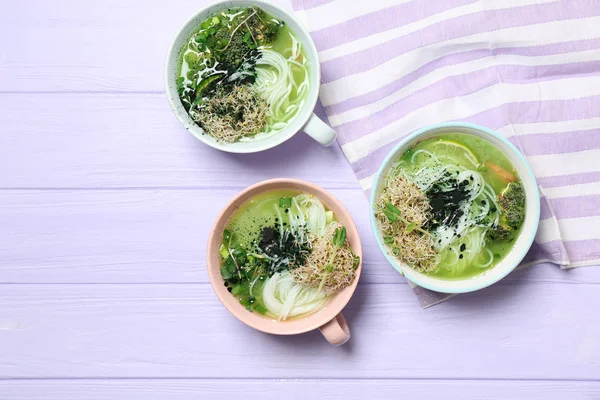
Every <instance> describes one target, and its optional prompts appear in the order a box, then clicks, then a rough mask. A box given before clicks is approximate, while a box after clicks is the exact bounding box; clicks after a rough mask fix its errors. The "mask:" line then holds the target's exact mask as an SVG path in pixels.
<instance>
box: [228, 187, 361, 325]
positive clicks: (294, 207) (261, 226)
mask: <svg viewBox="0 0 600 400" xmlns="http://www.w3.org/2000/svg"><path fill="white" fill-rule="evenodd" d="M345 232H346V230H345V228H344V227H343V226H342V225H341V224H340V223H339V222H337V220H336V218H335V215H334V214H333V212H331V211H330V210H328V209H327V208H326V207H325V206H324V205H323V204H322V203H321V202H320V201H319V200H318V199H316V198H315V197H313V196H311V195H309V194H306V193H301V192H298V191H292V190H276V191H270V192H266V193H263V194H260V195H258V196H255V197H253V198H251V199H250V200H248V201H246V202H245V203H244V204H242V206H241V207H240V208H239V210H237V212H236V213H235V214H234V215H233V216H232V217H231V218H230V220H229V221H228V223H227V227H226V229H225V232H224V235H223V242H222V245H221V248H220V250H219V252H220V255H221V263H222V264H221V276H222V277H223V280H224V282H225V286H227V288H228V290H229V291H230V292H231V294H232V295H233V296H235V297H236V298H237V299H238V301H239V302H240V303H241V304H242V305H244V306H245V307H246V309H248V311H251V312H257V313H259V314H262V315H265V316H267V317H270V318H274V319H277V320H287V319H292V318H298V317H303V316H306V315H308V314H311V313H314V312H316V311H318V310H319V309H321V308H322V307H323V306H324V305H325V304H326V303H327V301H328V299H329V297H330V296H331V295H333V294H335V293H336V292H337V291H339V290H341V289H343V288H344V287H346V286H348V285H349V284H350V283H351V282H352V280H353V279H354V269H355V268H356V266H357V265H358V264H357V263H358V259H357V257H355V256H354V253H353V252H352V250H351V249H350V247H349V244H348V243H347V241H346V237H345V235H346V233H345Z"/></svg>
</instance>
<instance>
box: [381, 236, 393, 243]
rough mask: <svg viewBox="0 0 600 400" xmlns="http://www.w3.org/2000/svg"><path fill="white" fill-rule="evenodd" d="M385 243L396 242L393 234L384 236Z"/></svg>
mask: <svg viewBox="0 0 600 400" xmlns="http://www.w3.org/2000/svg"><path fill="white" fill-rule="evenodd" d="M383 243H385V244H392V243H394V237H393V236H385V237H384V238H383Z"/></svg>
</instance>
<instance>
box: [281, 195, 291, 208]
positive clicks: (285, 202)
mask: <svg viewBox="0 0 600 400" xmlns="http://www.w3.org/2000/svg"><path fill="white" fill-rule="evenodd" d="M291 206H292V198H291V197H281V198H279V207H281V208H290V207H291Z"/></svg>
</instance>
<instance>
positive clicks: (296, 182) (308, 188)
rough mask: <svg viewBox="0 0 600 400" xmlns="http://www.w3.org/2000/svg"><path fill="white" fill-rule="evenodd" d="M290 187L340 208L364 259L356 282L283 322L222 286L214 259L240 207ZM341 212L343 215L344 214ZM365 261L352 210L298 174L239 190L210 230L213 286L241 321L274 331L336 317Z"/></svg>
mask: <svg viewBox="0 0 600 400" xmlns="http://www.w3.org/2000/svg"><path fill="white" fill-rule="evenodd" d="M286 188H289V189H291V190H298V191H304V192H307V193H310V194H313V195H314V196H315V197H317V198H319V200H320V201H322V202H323V203H324V204H325V205H326V207H327V208H329V209H330V210H333V209H334V208H335V209H336V211H334V213H335V215H336V217H338V220H340V219H343V220H344V222H345V223H344V226H345V227H346V229H347V231H348V240H349V241H351V243H352V244H351V246H352V250H353V251H354V253H355V254H356V255H357V256H359V257H360V263H359V266H358V267H357V269H356V275H355V278H354V281H353V282H352V284H351V285H350V286H348V287H346V288H345V289H344V290H342V291H341V292H338V293H336V294H335V295H334V296H332V297H331V299H330V300H329V301H328V302H327V304H326V305H325V306H324V307H323V308H322V309H321V310H319V311H317V312H315V313H313V314H309V315H307V316H305V317H300V318H298V319H292V320H290V321H283V322H279V321H275V320H273V319H269V318H267V317H263V316H261V315H258V314H256V313H252V312H249V311H247V310H246V309H245V308H244V306H242V305H241V304H240V303H239V302H238V301H237V300H236V299H235V298H234V297H233V296H232V294H231V293H229V292H228V291H227V290H225V289H221V288H223V287H224V286H223V278H222V277H221V274H220V272H219V271H220V268H219V267H220V264H219V265H218V266H217V267H211V265H212V264H213V260H215V256H216V257H218V254H217V253H218V245H219V244H220V243H221V237H222V229H221V228H224V227H225V226H226V224H227V222H228V221H229V219H230V218H231V216H232V215H233V214H234V213H235V212H236V211H237V210H238V209H239V207H240V206H241V205H243V204H244V203H245V202H246V201H248V200H249V199H251V198H252V197H254V196H256V195H258V194H261V193H265V192H269V191H274V190H280V189H286ZM340 215H341V216H342V218H340ZM362 265H363V252H362V244H361V240H360V235H359V232H358V228H357V227H356V223H355V222H354V220H353V218H352V216H351V214H350V212H349V211H348V210H347V209H346V207H345V206H344V205H343V204H342V202H341V201H339V200H338V199H337V198H336V197H335V196H334V195H333V194H332V193H330V192H329V191H327V190H326V189H323V188H322V187H320V186H318V185H316V184H314V183H312V182H308V181H305V180H301V179H294V178H276V179H267V180H264V181H260V182H257V183H255V184H253V185H251V186H249V187H247V188H246V189H244V190H242V191H240V192H239V193H237V194H236V195H235V196H234V197H233V198H232V199H231V200H230V201H229V202H228V203H227V205H225V206H224V207H223V209H222V210H221V211H220V212H219V214H218V216H217V218H216V219H215V222H214V224H213V226H212V228H211V230H210V233H209V237H208V243H207V250H206V269H207V272H208V276H209V280H210V283H211V286H212V288H213V290H214V291H215V294H216V295H217V297H218V298H219V301H220V302H221V303H222V304H223V306H224V307H225V308H226V309H227V310H228V311H229V312H230V313H231V314H232V315H233V316H234V317H235V318H237V319H238V320H240V321H241V322H243V323H245V324H246V325H248V326H250V327H251V328H254V329H257V330H259V331H262V332H266V333H270V334H274V335H295V334H300V333H305V332H308V331H312V330H314V329H317V328H319V327H321V326H323V325H324V324H326V323H327V322H329V321H331V320H332V319H333V318H335V317H336V316H337V315H338V314H340V313H341V312H342V310H343V309H344V307H346V305H347V304H348V302H349V301H350V299H351V298H352V296H353V295H354V292H355V290H356V287H357V285H358V281H359V279H360V275H361V272H362ZM218 288H219V289H218Z"/></svg>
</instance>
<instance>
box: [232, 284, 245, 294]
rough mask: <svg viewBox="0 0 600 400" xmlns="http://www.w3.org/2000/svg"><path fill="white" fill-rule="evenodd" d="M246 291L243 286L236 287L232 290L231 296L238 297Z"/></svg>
mask: <svg viewBox="0 0 600 400" xmlns="http://www.w3.org/2000/svg"><path fill="white" fill-rule="evenodd" d="M243 291H244V287H243V286H242V285H235V286H234V287H233V289H231V294H233V295H236V296H237V295H238V294H240V293H242V292H243Z"/></svg>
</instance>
